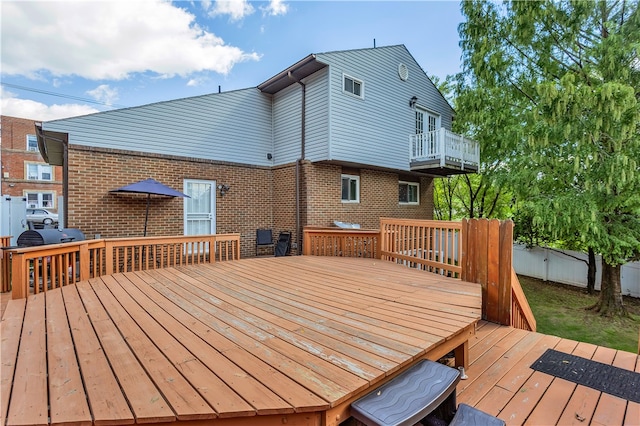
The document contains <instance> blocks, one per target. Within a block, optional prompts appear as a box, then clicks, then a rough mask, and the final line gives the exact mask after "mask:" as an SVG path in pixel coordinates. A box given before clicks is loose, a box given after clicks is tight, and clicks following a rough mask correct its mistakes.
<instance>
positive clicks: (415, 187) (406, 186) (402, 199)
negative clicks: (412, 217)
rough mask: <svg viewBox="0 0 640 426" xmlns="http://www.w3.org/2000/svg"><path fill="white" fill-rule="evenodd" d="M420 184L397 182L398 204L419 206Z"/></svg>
mask: <svg viewBox="0 0 640 426" xmlns="http://www.w3.org/2000/svg"><path fill="white" fill-rule="evenodd" d="M419 194H420V184H418V183H415V182H402V181H400V182H398V202H399V203H400V204H420V195H419Z"/></svg>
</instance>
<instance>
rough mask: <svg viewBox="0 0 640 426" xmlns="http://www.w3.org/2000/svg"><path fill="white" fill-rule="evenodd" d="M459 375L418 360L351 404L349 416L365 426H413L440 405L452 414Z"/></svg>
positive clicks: (438, 364)
mask: <svg viewBox="0 0 640 426" xmlns="http://www.w3.org/2000/svg"><path fill="white" fill-rule="evenodd" d="M459 381H460V372H459V371H458V370H456V369H454V368H451V367H447V366H446V365H443V364H440V363H437V362H433V361H429V360H422V361H419V362H418V363H416V364H414V365H413V366H411V367H410V368H409V369H407V370H405V371H403V372H402V373H400V374H399V375H398V376H396V377H394V378H393V379H392V380H390V381H389V382H387V383H385V384H384V385H382V386H380V387H378V388H377V389H375V390H373V391H372V392H370V393H368V394H367V395H365V396H363V397H362V398H360V399H358V400H357V401H355V402H354V403H353V404H351V415H352V416H353V418H355V419H356V420H358V421H360V422H361V423H364V424H365V425H367V426H400V425H409V426H411V425H414V424H415V423H417V422H419V421H420V419H422V418H424V417H426V416H427V415H428V414H429V413H431V412H432V411H434V410H436V409H437V408H438V407H439V406H440V405H441V404H442V403H443V402H445V401H446V404H445V405H447V406H451V407H450V409H449V410H450V411H451V412H452V413H453V412H454V411H455V406H456V401H455V398H456V393H455V389H456V385H457V384H458V382H459Z"/></svg>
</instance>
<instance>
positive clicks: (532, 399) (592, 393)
mask: <svg viewBox="0 0 640 426" xmlns="http://www.w3.org/2000/svg"><path fill="white" fill-rule="evenodd" d="M498 328H510V327H504V326H497V327H496V326H495V325H492V324H490V323H487V322H485V321H480V323H479V324H478V331H477V333H476V336H475V339H476V340H479V341H476V342H473V343H471V344H470V346H471V347H473V346H474V345H482V342H483V340H484V339H489V338H490V337H491V336H492V335H494V336H495V334H494V333H495V331H496V329H498ZM502 335H503V336H508V335H509V333H503V334H502ZM529 335H533V336H540V338H539V340H538V342H537V343H536V344H535V345H533V347H532V349H531V350H530V351H529V352H527V353H526V354H525V355H524V356H523V357H522V359H520V360H519V361H517V362H516V363H515V365H512V366H510V367H506V366H505V370H508V371H505V372H504V375H503V378H502V379H500V380H499V381H498V382H497V383H495V385H493V383H494V382H495V375H494V374H493V373H494V372H495V371H494V370H493V367H492V368H490V369H488V370H486V371H484V372H482V373H481V375H480V376H479V377H476V378H475V380H476V381H479V382H485V384H486V386H481V388H482V390H481V391H479V392H478V394H477V395H473V394H474V392H473V391H474V389H475V390H479V389H480V387H478V388H474V385H473V383H472V384H471V385H468V386H466V388H460V386H458V401H459V402H468V401H467V400H465V398H467V399H471V398H474V397H477V396H480V398H481V399H480V401H479V402H478V403H477V404H475V407H476V408H478V409H480V410H482V411H485V412H487V413H489V414H492V415H495V416H498V417H500V418H501V419H503V420H505V421H506V422H507V424H516V425H520V424H531V425H554V424H557V425H586V424H606V425H618V424H629V425H638V424H640V417H639V416H638V412H637V411H636V406H635V405H634V404H635V403H631V402H627V401H625V400H623V399H621V398H617V397H614V396H612V395H609V394H606V393H601V392H599V391H596V390H594V389H590V388H588V387H585V386H582V385H576V384H575V383H572V382H569V381H566V380H563V379H559V378H555V377H553V376H550V375H547V374H544V373H541V372H537V371H534V370H532V369H531V368H530V365H531V364H532V363H533V362H534V361H535V360H536V359H537V358H538V357H539V356H540V355H542V353H544V351H545V350H546V349H547V348H552V349H555V350H558V351H561V352H566V353H572V354H574V355H577V356H582V357H585V358H590V359H593V360H595V361H599V362H604V363H606V364H612V365H616V366H619V367H620V368H626V369H628V370H633V369H634V367H635V369H636V370H640V365H638V364H639V362H640V356H638V355H636V354H632V353H628V352H622V351H616V350H614V349H610V348H603V347H598V346H596V345H592V344H589V343H582V342H580V343H579V342H575V341H572V340H568V339H560V338H558V337H555V336H546V335H541V334H538V333H531V332H529ZM526 339H527V338H525V339H523V340H522V341H520V342H519V343H517V344H514V345H513V346H511V349H510V350H509V351H508V352H507V353H506V355H507V356H509V357H512V356H513V354H514V353H515V352H514V351H517V350H518V347H520V350H522V349H523V348H522V344H523V343H524V342H525V341H526ZM473 340H474V339H472V341H473ZM492 341H493V342H494V343H497V344H500V345H503V346H509V343H507V342H506V339H503V340H502V341H498V342H496V340H495V337H494V338H493V340H492ZM477 353H478V352H476V354H477ZM478 361H479V358H475V357H472V358H471V366H473V365H474V363H476V362H478ZM502 361H503V360H499V361H496V363H501V362H502ZM470 371H472V370H471V369H470ZM460 383H463V382H460ZM469 392H470V393H469ZM483 392H484V394H483ZM465 394H466V396H465ZM636 405H637V404H636Z"/></svg>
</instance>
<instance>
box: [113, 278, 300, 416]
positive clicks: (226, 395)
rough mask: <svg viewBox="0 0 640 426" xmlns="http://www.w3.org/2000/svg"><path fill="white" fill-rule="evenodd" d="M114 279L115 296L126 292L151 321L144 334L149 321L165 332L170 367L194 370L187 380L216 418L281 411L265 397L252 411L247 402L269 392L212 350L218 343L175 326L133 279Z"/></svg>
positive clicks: (209, 335) (230, 345)
mask: <svg viewBox="0 0 640 426" xmlns="http://www.w3.org/2000/svg"><path fill="white" fill-rule="evenodd" d="M114 279H115V280H116V281H117V282H118V284H119V286H120V289H118V290H116V291H117V292H118V294H119V299H120V300H124V299H126V297H125V296H124V294H123V293H121V291H122V292H126V293H127V294H128V295H129V297H131V298H132V299H133V300H135V302H136V303H138V304H139V305H140V307H141V308H142V310H144V311H145V312H146V313H147V315H148V316H149V317H150V318H152V320H151V321H150V322H147V321H145V325H146V326H145V330H147V329H149V328H151V329H152V328H153V325H152V324H153V321H155V322H156V325H157V326H159V325H161V326H162V327H163V328H164V330H165V332H166V333H167V334H168V335H170V336H171V337H165V341H170V342H171V344H172V345H173V346H174V348H175V351H176V355H178V354H179V355H178V356H177V357H176V358H175V360H174V365H176V367H177V368H178V369H179V370H181V371H186V370H189V369H195V370H196V371H193V375H192V374H189V380H190V381H191V382H192V384H193V385H194V386H195V387H196V389H198V390H199V391H200V392H201V394H202V395H203V396H204V397H205V399H207V401H208V402H209V404H210V405H212V406H213V407H214V408H215V409H216V411H217V412H218V413H219V415H220V417H230V416H252V415H255V414H256V412H257V411H258V410H265V411H267V410H273V409H274V406H277V407H280V408H277V409H276V412H280V411H282V410H283V407H284V406H283V405H282V400H280V399H279V398H277V397H276V395H274V394H271V395H268V397H267V398H265V399H266V401H270V402H269V403H267V404H265V405H261V406H258V407H253V406H252V405H251V404H250V403H249V402H247V399H248V400H252V399H255V398H258V397H261V396H263V395H267V394H268V393H269V391H268V390H267V389H265V387H264V386H263V384H262V383H260V382H257V381H255V380H254V379H253V378H251V377H249V376H247V375H246V374H245V371H244V369H243V368H242V367H239V366H237V365H235V364H234V363H233V362H230V360H229V359H228V357H226V356H224V355H223V354H221V353H220V352H219V351H218V350H217V349H216V348H215V343H217V342H219V340H214V339H211V340H213V342H212V343H213V344H214V345H213V346H212V345H210V344H209V343H208V342H206V341H205V340H203V338H201V337H199V336H198V334H197V333H196V331H197V327H195V329H194V327H193V324H190V325H191V327H188V326H186V325H185V324H183V323H181V322H179V321H178V320H177V319H176V318H174V317H173V316H172V315H170V313H169V311H165V310H164V309H162V306H160V305H157V304H155V302H154V300H153V298H152V297H151V295H152V292H150V291H147V292H146V293H144V292H142V291H141V290H140V289H139V288H138V287H137V286H136V285H135V283H136V281H139V280H137V279H136V278H135V277H132V276H127V277H124V276H123V275H120V274H117V275H114ZM147 290H148V289H147ZM133 310H135V307H132V309H131V311H133ZM191 319H193V318H191ZM148 321H149V320H148ZM207 331H210V330H207ZM157 333H162V331H160V330H158V331H157ZM212 334H213V333H207V332H205V333H203V336H205V337H206V338H207V339H206V340H210V339H209V338H213V336H212ZM171 340H173V341H171ZM180 346H182V347H180ZM219 346H221V347H222V348H224V350H225V353H226V352H227V351H230V350H232V348H235V347H236V345H235V344H234V343H233V342H228V341H225V342H224V344H223V345H219ZM163 352H164V349H163ZM194 354H198V356H197V357H196V356H195V355H194ZM220 367H221V368H220ZM218 368H220V371H221V373H219V374H220V376H222V377H219V376H218V375H216V374H215V373H214V372H213V370H218ZM249 371H250V369H249ZM225 380H226V381H225ZM243 381H244V382H246V384H245V383H242V382H243ZM227 382H228V383H227ZM230 384H231V385H236V386H237V390H238V391H239V392H241V393H243V396H244V398H243V397H242V396H241V395H239V394H238V393H237V392H236V390H234V389H233V388H232V387H231V386H230ZM243 389H248V391H247V392H243ZM290 411H291V407H290V404H289V409H287V410H284V411H283V412H290Z"/></svg>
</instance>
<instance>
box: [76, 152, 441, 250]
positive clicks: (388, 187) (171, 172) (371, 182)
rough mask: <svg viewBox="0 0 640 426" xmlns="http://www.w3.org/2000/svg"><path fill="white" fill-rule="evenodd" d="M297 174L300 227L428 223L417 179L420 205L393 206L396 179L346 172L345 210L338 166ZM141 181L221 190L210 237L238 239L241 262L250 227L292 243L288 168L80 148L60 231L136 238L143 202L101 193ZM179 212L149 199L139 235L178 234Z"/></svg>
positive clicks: (424, 187) (176, 203) (172, 202)
mask: <svg viewBox="0 0 640 426" xmlns="http://www.w3.org/2000/svg"><path fill="white" fill-rule="evenodd" d="M299 169H300V174H301V184H300V185H299V188H298V189H299V191H300V194H301V203H300V212H301V214H300V225H301V226H302V227H304V226H306V225H313V226H334V225H333V221H334V220H340V221H343V222H354V223H359V224H361V226H362V227H363V228H374V229H375V228H377V227H378V226H379V218H380V217H382V216H384V217H406V218H421V219H430V218H432V214H433V193H432V183H431V179H430V178H421V179H420V200H421V203H420V205H418V206H406V205H400V204H399V203H398V180H399V179H400V177H399V175H398V174H395V173H388V172H379V171H373V170H366V169H360V170H355V171H354V170H353V169H349V170H348V171H349V173H356V172H357V173H359V175H360V191H361V192H360V203H358V204H345V203H342V202H341V174H342V173H343V169H342V167H340V166H336V165H328V164H313V163H309V162H304V163H302V164H301V166H300V168H299ZM149 177H152V178H154V179H156V180H158V181H160V182H162V183H164V184H166V185H168V186H170V187H172V188H175V189H177V190H183V182H184V180H185V179H194V180H207V181H215V182H216V184H226V185H229V191H228V192H227V193H226V194H225V195H224V196H221V195H220V191H216V213H215V214H216V231H217V232H218V233H226V232H239V233H240V234H241V248H242V252H241V255H242V257H249V256H253V255H255V234H256V229H257V228H271V229H273V236H274V239H275V238H277V236H278V234H279V233H280V232H281V231H289V232H291V233H292V241H293V242H294V243H295V242H297V241H298V240H297V235H296V228H297V226H296V225H297V215H296V164H289V165H285V166H280V167H274V168H272V169H271V168H265V167H251V166H246V165H236V164H229V163H219V162H213V161H207V160H199V159H189V158H180V157H166V156H158V155H156V156H154V155H149V154H142V153H136V152H122V151H115V150H105V149H97V148H87V147H81V146H71V147H70V148H69V184H68V205H69V214H68V226H69V227H73V228H79V229H81V230H82V231H83V232H84V233H85V235H86V236H87V238H93V237H94V236H95V235H96V234H100V235H101V236H102V237H111V238H113V237H128V236H142V233H143V228H144V216H145V208H146V198H145V196H144V195H131V194H113V193H110V192H109V191H110V190H112V189H115V188H118V187H120V186H124V185H127V184H130V183H133V182H136V181H139V180H142V179H146V178H149ZM183 206H184V200H183V199H180V198H166V197H158V196H152V197H151V208H150V214H149V223H148V229H147V235H149V236H153V235H182V234H183V233H184V221H183V217H184V210H183ZM292 252H293V253H296V250H295V249H293V250H292Z"/></svg>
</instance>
